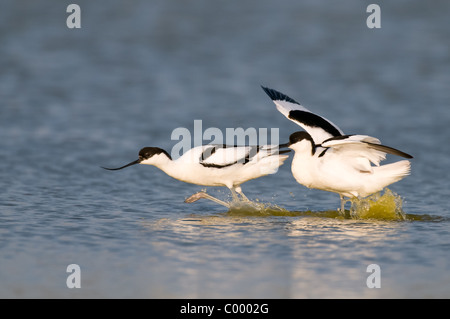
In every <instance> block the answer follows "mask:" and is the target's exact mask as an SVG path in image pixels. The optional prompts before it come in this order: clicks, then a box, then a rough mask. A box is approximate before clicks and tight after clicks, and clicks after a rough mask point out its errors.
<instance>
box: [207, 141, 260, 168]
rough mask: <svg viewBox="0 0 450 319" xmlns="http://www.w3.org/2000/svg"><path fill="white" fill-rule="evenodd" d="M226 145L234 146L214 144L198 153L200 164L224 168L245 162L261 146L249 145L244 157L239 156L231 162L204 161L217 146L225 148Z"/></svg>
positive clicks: (251, 157)
mask: <svg viewBox="0 0 450 319" xmlns="http://www.w3.org/2000/svg"><path fill="white" fill-rule="evenodd" d="M227 147H235V146H228V145H214V146H211V147H208V148H207V149H205V150H204V151H203V152H202V154H201V155H200V161H199V162H200V164H202V165H203V166H204V167H212V168H224V167H228V166H232V165H235V164H237V163H242V164H247V163H248V162H250V161H251V160H252V159H253V157H255V156H256V154H258V152H259V150H260V148H261V147H260V146H259V145H256V146H250V147H249V149H248V152H246V154H245V157H244V158H239V159H237V160H236V161H234V162H231V163H226V164H215V163H205V162H204V161H205V160H206V159H207V158H209V157H210V156H211V155H213V154H214V153H215V152H216V150H217V149H219V148H227Z"/></svg>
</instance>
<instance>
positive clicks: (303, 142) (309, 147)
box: [287, 131, 315, 152]
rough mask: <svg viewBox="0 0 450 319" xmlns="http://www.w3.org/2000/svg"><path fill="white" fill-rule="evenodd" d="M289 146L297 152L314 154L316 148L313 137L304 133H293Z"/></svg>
mask: <svg viewBox="0 0 450 319" xmlns="http://www.w3.org/2000/svg"><path fill="white" fill-rule="evenodd" d="M287 146H288V147H289V148H290V149H292V150H294V151H296V152H297V151H298V152H306V151H310V152H313V151H314V148H315V144H314V141H313V139H312V137H311V135H309V134H308V133H307V132H304V131H299V132H295V133H292V134H291V135H290V136H289V143H288V144H287Z"/></svg>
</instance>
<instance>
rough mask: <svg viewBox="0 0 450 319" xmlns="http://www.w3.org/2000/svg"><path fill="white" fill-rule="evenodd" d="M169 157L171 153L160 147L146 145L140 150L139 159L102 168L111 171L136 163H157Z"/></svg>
mask: <svg viewBox="0 0 450 319" xmlns="http://www.w3.org/2000/svg"><path fill="white" fill-rule="evenodd" d="M167 159H170V155H169V153H167V152H166V151H165V150H163V149H161V148H159V147H144V148H143V149H141V150H140V151H139V158H138V159H137V160H135V161H133V162H131V163H128V164H126V165H124V166H121V167H118V168H107V167H102V168H104V169H107V170H110V171H117V170H119V169H122V168H125V167H128V166H132V165H135V164H147V165H157V164H159V163H161V162H162V161H164V160H167Z"/></svg>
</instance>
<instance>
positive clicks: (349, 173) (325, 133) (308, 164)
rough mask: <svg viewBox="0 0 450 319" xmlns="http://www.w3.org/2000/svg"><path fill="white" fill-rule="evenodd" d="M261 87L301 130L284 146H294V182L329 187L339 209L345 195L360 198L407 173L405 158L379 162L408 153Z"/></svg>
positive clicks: (316, 187) (315, 186)
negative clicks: (344, 128) (345, 129)
mask: <svg viewBox="0 0 450 319" xmlns="http://www.w3.org/2000/svg"><path fill="white" fill-rule="evenodd" d="M263 89H264V91H265V92H266V93H267V94H268V95H269V97H271V98H272V100H273V102H274V103H275V105H276V106H277V109H278V110H279V111H280V112H281V113H282V114H283V115H284V116H286V117H287V118H288V119H290V120H291V121H293V122H295V123H297V124H298V125H300V126H301V127H303V128H304V129H305V131H306V132H295V133H293V134H291V136H290V137H289V143H288V144H287V145H286V146H288V147H289V148H291V149H293V150H294V151H295V155H294V158H293V160H292V167H291V170H292V174H293V176H294V178H295V179H296V180H297V182H299V183H300V184H302V185H304V186H306V187H309V188H315V189H320V190H325V191H330V192H335V193H338V194H339V195H340V197H341V211H342V212H344V204H345V201H344V198H343V197H344V196H345V197H350V198H352V197H366V196H368V195H371V194H373V193H376V192H379V191H381V190H382V189H383V188H385V187H386V186H388V185H390V184H392V183H395V182H397V181H399V180H401V179H402V178H404V177H405V176H407V175H409V173H410V170H411V164H410V162H409V161H407V160H402V161H399V162H395V163H391V164H387V165H382V166H381V165H380V162H381V161H382V160H384V159H385V158H386V154H387V153H389V154H394V155H398V156H402V157H405V158H412V156H411V155H409V154H406V153H404V152H402V151H399V150H397V149H394V148H392V147H389V146H385V145H381V143H380V141H379V140H378V139H377V138H375V137H371V136H367V135H344V134H343V132H342V130H341V129H340V128H339V127H337V126H336V125H335V124H333V123H332V122H331V121H329V120H327V119H325V118H323V117H321V116H319V115H316V114H313V113H312V112H310V111H309V110H307V109H306V108H305V107H303V106H301V105H300V104H299V103H298V102H296V101H295V100H293V99H292V98H290V97H288V96H286V95H284V94H282V93H280V92H278V91H275V90H272V89H269V88H264V87H263Z"/></svg>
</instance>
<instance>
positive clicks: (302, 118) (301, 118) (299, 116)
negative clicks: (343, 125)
mask: <svg viewBox="0 0 450 319" xmlns="http://www.w3.org/2000/svg"><path fill="white" fill-rule="evenodd" d="M289 118H290V119H291V120H294V121H297V122H300V123H302V124H304V125H306V126H310V127H319V128H321V129H323V130H324V131H325V132H327V133H329V134H331V135H333V136H341V135H342V134H341V133H340V132H339V130H338V129H337V128H336V127H334V126H333V125H332V124H330V122H328V121H327V120H325V119H324V118H323V117H321V116H319V115H316V114H314V113H311V112H305V111H301V110H292V111H290V112H289Z"/></svg>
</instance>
